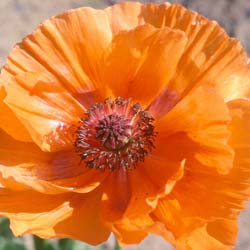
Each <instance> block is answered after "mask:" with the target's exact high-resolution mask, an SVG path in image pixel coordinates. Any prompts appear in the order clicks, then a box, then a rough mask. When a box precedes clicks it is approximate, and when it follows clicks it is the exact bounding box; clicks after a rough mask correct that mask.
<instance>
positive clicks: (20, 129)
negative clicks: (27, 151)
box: [0, 84, 32, 142]
mask: <svg viewBox="0 0 250 250" xmlns="http://www.w3.org/2000/svg"><path fill="white" fill-rule="evenodd" d="M5 97H6V92H5V90H4V88H3V86H2V85H1V84H0V117H1V119H0V128H1V129H3V130H5V131H6V132H7V133H8V134H9V135H11V136H12V137H13V138H15V139H16V140H20V141H26V142H31V141H32V139H31V137H30V135H29V133H28V131H27V130H26V129H25V127H24V126H23V124H22V123H21V122H20V121H19V120H18V119H17V117H16V116H15V114H14V113H13V111H12V110H11V109H10V108H9V107H8V106H7V105H6V104H5V103H4V101H3V100H4V98H5Z"/></svg>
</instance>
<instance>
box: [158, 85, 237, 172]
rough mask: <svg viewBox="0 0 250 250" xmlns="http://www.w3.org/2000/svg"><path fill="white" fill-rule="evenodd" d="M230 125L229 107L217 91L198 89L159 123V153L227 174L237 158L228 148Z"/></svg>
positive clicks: (203, 169)
mask: <svg viewBox="0 0 250 250" xmlns="http://www.w3.org/2000/svg"><path fill="white" fill-rule="evenodd" d="M229 122H230V115H229V111H228V109H227V106H226V104H225V103H224V101H223V100H222V98H221V97H220V96H218V95H217V94H216V92H215V90H214V89H213V88H212V89H210V88H203V87H200V88H197V89H196V90H194V91H193V92H192V93H190V94H189V95H188V96H186V97H185V98H184V99H183V100H182V101H180V102H179V103H178V104H177V105H176V106H175V107H174V108H173V109H172V110H171V111H170V112H169V113H167V114H166V115H165V116H164V117H163V118H162V119H160V120H158V121H156V124H155V127H156V128H155V130H156V131H157V132H159V135H158V137H159V139H158V144H157V146H156V147H157V151H158V152H161V154H162V155H164V154H165V155H166V157H168V158H169V159H172V160H176V159H179V160H183V159H187V160H189V161H191V159H192V161H195V162H200V163H201V164H203V165H204V168H202V169H200V171H204V172H206V170H207V171H210V170H209V169H215V170H217V171H218V172H221V173H227V172H228V171H229V170H230V169H231V167H232V163H233V156H234V154H233V150H232V148H231V147H230V146H229V145H228V140H229V136H230V131H229V129H228V124H229ZM192 165H193V166H192V167H193V168H195V166H194V164H193V163H192Z"/></svg>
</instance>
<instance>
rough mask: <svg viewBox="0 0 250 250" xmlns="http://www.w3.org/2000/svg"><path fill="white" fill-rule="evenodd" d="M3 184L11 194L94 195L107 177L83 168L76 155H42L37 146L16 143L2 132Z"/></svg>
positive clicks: (0, 162) (0, 175)
mask: <svg viewBox="0 0 250 250" xmlns="http://www.w3.org/2000/svg"><path fill="white" fill-rule="evenodd" d="M0 136H1V142H0V183H1V185H2V186H4V187H6V188H9V189H11V190H17V191H18V190H27V189H30V188H32V189H35V190H37V191H39V192H42V193H48V194H54V193H55V194H56V193H63V192H78V193H86V192H90V191H92V190H93V189H95V188H96V187H98V186H99V185H100V184H101V183H102V181H103V180H104V179H105V177H106V176H107V173H104V172H102V171H98V170H89V169H87V168H86V167H85V166H84V165H83V164H79V162H80V159H79V156H78V155H77V154H76V153H75V152H71V151H62V152H59V153H45V152H42V151H41V150H40V149H39V148H38V147H37V146H36V145H35V144H34V143H24V142H20V141H16V140H14V139H13V138H11V137H10V136H8V135H7V134H6V133H4V132H3V131H0Z"/></svg>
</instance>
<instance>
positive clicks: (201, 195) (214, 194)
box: [153, 99, 250, 250]
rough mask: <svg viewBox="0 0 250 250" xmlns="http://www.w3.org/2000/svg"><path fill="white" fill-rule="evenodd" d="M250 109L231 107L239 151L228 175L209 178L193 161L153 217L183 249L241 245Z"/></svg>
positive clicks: (243, 103)
mask: <svg viewBox="0 0 250 250" xmlns="http://www.w3.org/2000/svg"><path fill="white" fill-rule="evenodd" d="M249 103H250V102H249V101H248V100H243V99H242V100H234V101H232V102H230V103H229V104H228V107H229V109H230V115H231V117H232V121H231V122H230V124H229V128H230V131H231V137H230V139H229V144H230V145H231V147H232V148H233V149H234V151H235V157H234V162H233V168H232V169H231V170H230V171H229V172H228V174H223V175H222V174H220V173H218V172H217V173H216V172H214V171H211V170H210V171H207V172H203V171H201V169H202V164H203V163H202V162H195V161H190V160H189V158H187V161H186V167H185V170H186V172H185V174H184V177H183V178H182V179H181V180H180V181H179V182H178V183H177V184H176V185H175V188H174V189H173V191H172V193H171V194H170V195H169V196H168V197H165V198H163V199H162V200H160V201H159V203H158V207H157V209H156V210H155V211H154V212H153V213H154V215H155V216H156V218H157V220H159V221H161V222H164V223H165V224H166V227H167V228H168V229H169V230H171V232H173V234H174V235H175V237H176V238H177V241H178V242H181V243H180V245H181V244H182V243H183V242H186V243H185V244H187V245H188V246H189V247H190V249H197V250H198V249H201V248H202V249H206V248H205V247H202V246H203V245H204V244H205V241H203V240H202V239H204V238H205V239H206V238H207V241H208V242H210V243H211V246H213V247H214V248H213V247H211V246H210V245H209V244H208V245H207V246H208V247H210V248H207V249H228V248H229V247H230V246H232V245H234V244H235V240H236V235H237V218H238V215H239V213H240V211H241V210H243V209H244V207H245V205H244V204H245V201H246V200H247V199H249V197H250V187H249V185H250V169H249V162H250V161H249V154H250V151H249V148H250V147H249V138H248V130H249V125H250V123H249V122H250V112H249V110H250V104H249ZM201 201H202V202H201ZM172 218H175V219H174V220H172ZM202 235H203V236H202ZM198 238H200V240H198ZM194 242H196V243H194ZM178 244H179V243H178ZM213 244H214V245H213ZM192 245H193V246H192ZM215 246H217V247H215ZM180 249H182V248H180ZM184 249H185V248H184Z"/></svg>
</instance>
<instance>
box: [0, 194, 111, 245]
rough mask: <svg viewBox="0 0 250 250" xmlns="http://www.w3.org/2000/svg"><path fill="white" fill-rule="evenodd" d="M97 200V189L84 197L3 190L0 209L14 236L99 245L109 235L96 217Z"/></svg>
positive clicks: (98, 196) (97, 210) (98, 202)
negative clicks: (80, 241) (27, 235)
mask: <svg viewBox="0 0 250 250" xmlns="http://www.w3.org/2000/svg"><path fill="white" fill-rule="evenodd" d="M100 197H101V191H100V190H99V191H97V192H91V193H89V194H84V195H83V194H81V195H80V194H62V195H45V194H40V193H37V192H34V191H23V192H14V193H12V192H11V191H5V192H3V191H2V193H1V195H0V210H1V215H4V216H7V217H8V218H10V222H11V229H12V230H13V232H14V233H15V235H17V236H20V235H23V234H26V233H32V234H36V235H38V236H39V237H42V238H55V237H57V238H58V237H70V238H75V239H79V240H82V241H85V242H88V243H89V244H99V243H101V242H103V241H105V240H106V239H107V238H108V235H109V233H110V232H109V231H108V230H107V229H106V228H105V227H104V226H103V224H102V223H101V221H100V217H99V216H98V213H99V204H100ZM28 201H32V202H28Z"/></svg>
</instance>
